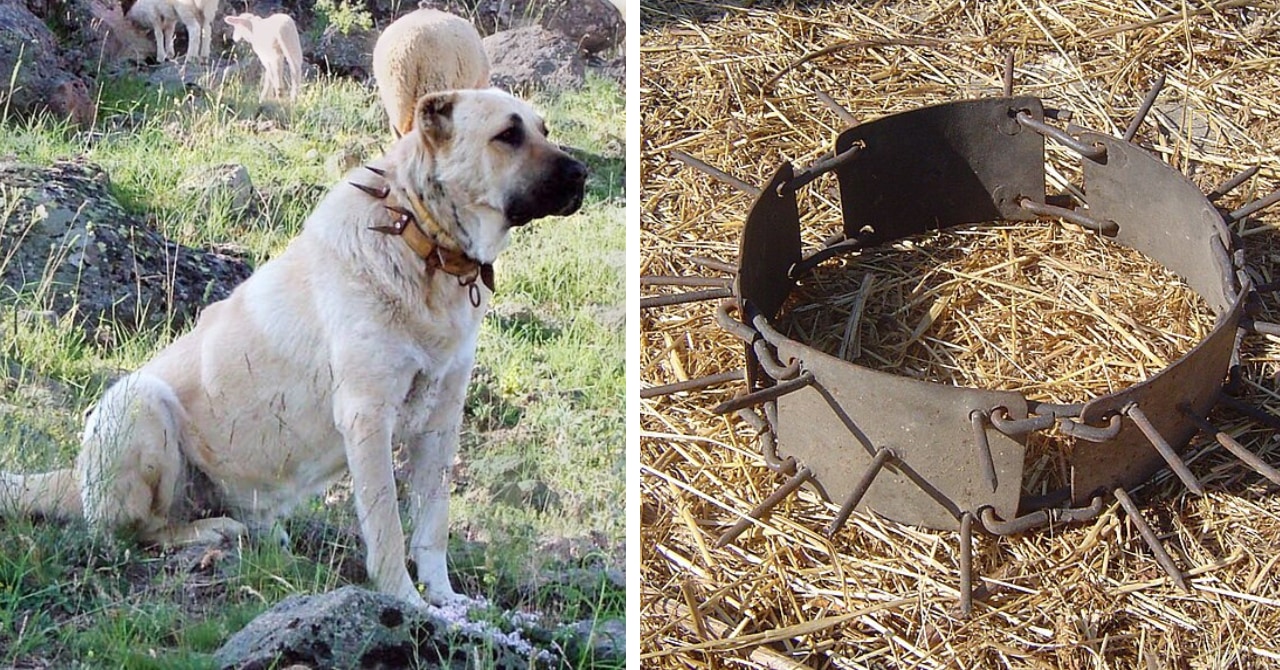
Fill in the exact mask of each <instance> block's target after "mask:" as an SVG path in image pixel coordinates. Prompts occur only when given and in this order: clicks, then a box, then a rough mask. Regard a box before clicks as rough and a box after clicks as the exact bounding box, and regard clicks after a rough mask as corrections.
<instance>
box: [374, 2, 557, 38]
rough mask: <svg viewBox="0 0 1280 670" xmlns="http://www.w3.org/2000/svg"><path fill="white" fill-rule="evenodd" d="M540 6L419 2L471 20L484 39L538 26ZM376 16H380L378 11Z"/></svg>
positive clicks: (526, 3) (420, 4)
mask: <svg viewBox="0 0 1280 670" xmlns="http://www.w3.org/2000/svg"><path fill="white" fill-rule="evenodd" d="M372 2H373V3H374V5H375V6H376V5H378V4H387V5H394V4H395V3H396V2H397V0H372ZM537 4H538V3H537V2H535V0H418V7H423V8H427V9H438V10H440V11H442V12H448V13H450V14H453V15H456V16H462V17H465V18H467V19H470V20H471V22H472V23H473V24H475V26H476V30H477V31H479V33H480V35H481V36H482V37H483V36H488V35H492V34H494V33H500V32H502V31H504V30H511V29H512V28H519V27H521V26H526V25H531V24H533V23H535V22H536V18H537V17H536V16H534V15H533V7H534V6H536V5H537ZM401 13H403V10H402V12H401ZM374 14H375V16H376V15H377V11H376V10H375V12H374ZM391 18H393V19H394V18H395V17H394V16H392V17H391Z"/></svg>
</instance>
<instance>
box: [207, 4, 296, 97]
mask: <svg viewBox="0 0 1280 670" xmlns="http://www.w3.org/2000/svg"><path fill="white" fill-rule="evenodd" d="M225 21H226V22H227V25H229V26H231V28H232V31H231V39H232V40H233V41H235V42H240V41H244V42H248V43H249V46H251V47H253V53H255V54H257V55H258V60H260V61H262V91H261V92H260V93H259V94H258V101H259V102H261V101H263V100H266V99H267V92H268V91H270V92H271V97H273V98H279V97H280V93H281V92H282V91H283V90H284V70H285V64H286V63H288V66H289V99H290V100H297V99H298V87H299V86H300V85H301V83H302V43H301V42H299V41H298V27H297V26H296V25H294V23H293V19H291V18H289V15H288V14H272V15H271V16H268V17H266V18H260V17H257V16H254V15H253V14H250V13H248V12H245V13H244V14H241V15H240V16H228V17H226V19H225Z"/></svg>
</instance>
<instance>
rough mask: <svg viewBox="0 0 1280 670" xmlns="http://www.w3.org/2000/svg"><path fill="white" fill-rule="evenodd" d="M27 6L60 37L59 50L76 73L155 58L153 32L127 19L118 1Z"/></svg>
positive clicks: (42, 0)
mask: <svg viewBox="0 0 1280 670" xmlns="http://www.w3.org/2000/svg"><path fill="white" fill-rule="evenodd" d="M27 7H28V8H29V9H30V10H31V11H32V13H34V14H35V15H37V16H39V17H40V18H41V19H43V20H44V23H45V25H47V26H49V28H50V29H51V30H52V31H53V32H54V33H55V34H57V35H58V36H59V40H58V49H59V52H60V54H61V56H62V58H63V60H64V62H65V63H66V64H67V65H68V66H69V67H70V69H71V70H72V71H73V72H76V73H77V74H91V73H92V72H93V71H95V70H97V69H98V68H99V67H100V66H101V65H104V64H105V65H107V66H113V65H120V64H123V63H126V62H136V63H140V62H143V61H145V60H146V59H147V57H148V56H150V57H152V58H154V57H155V50H156V48H155V41H154V40H153V39H152V37H151V33H150V32H143V31H142V30H141V29H140V28H138V27H137V26H135V25H134V24H132V23H130V22H129V21H128V20H127V19H125V16H124V10H123V8H122V7H121V6H120V4H119V3H118V2H108V1H107V0H27ZM148 30H149V29H148Z"/></svg>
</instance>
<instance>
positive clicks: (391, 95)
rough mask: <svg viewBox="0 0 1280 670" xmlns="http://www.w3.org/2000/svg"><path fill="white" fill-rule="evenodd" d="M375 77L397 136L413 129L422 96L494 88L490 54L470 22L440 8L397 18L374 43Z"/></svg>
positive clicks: (419, 11)
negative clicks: (437, 92) (490, 70)
mask: <svg viewBox="0 0 1280 670" xmlns="http://www.w3.org/2000/svg"><path fill="white" fill-rule="evenodd" d="M373 78H374V81H376V82H377V84H378V94H379V95H381V96H382V105H383V107H385V108H386V110H387V117H388V118H389V119H390V121H391V131H392V132H393V133H395V134H396V136H397V137H399V136H401V135H404V134H406V133H408V132H409V131H410V130H411V129H412V128H413V109H414V105H415V104H416V103H417V101H418V98H420V97H422V96H423V95H425V94H427V93H432V92H435V91H450V90H454V89H460V88H488V87H489V57H488V56H486V55H485V53H484V45H483V44H481V42H480V33H478V32H476V28H475V26H473V25H471V22H470V21H467V20H466V19H463V18H461V17H458V16H454V15H453V14H449V13H446V12H441V11H436V10H434V9H418V10H415V11H412V12H409V13H408V14H405V15H404V16H402V17H400V18H398V19H396V20H395V21H394V22H393V23H392V24H391V25H389V26H387V29H386V30H384V31H382V34H381V35H379V36H378V42H377V43H376V44H375V45H374V47H373Z"/></svg>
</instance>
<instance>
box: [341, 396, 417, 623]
mask: <svg viewBox="0 0 1280 670" xmlns="http://www.w3.org/2000/svg"><path fill="white" fill-rule="evenodd" d="M346 405H347V406H348V407H349V408H350V411H349V412H343V411H342V409H339V421H340V426H341V428H342V433H343V439H344V441H345V448H346V452H347V467H348V468H349V469H350V470H351V484H352V489H353V491H352V492H353V493H354V495H355V503H356V514H357V516H358V517H359V519H360V535H361V537H363V538H364V545H365V565H366V566H367V569H368V571H369V578H370V580H371V581H372V582H373V584H374V587H375V588H377V589H378V590H379V591H381V592H382V593H388V594H391V595H394V596H398V597H400V598H402V599H404V600H407V601H410V602H419V603H420V602H422V597H421V596H420V595H418V590H417V588H416V587H415V586H414V584H413V579H411V578H410V577H409V570H408V568H407V567H406V566H405V551H404V529H403V528H402V527H401V525H400V510H399V507H398V505H397V504H396V483H395V471H394V468H393V466H392V462H391V432H392V421H393V414H392V412H391V411H390V409H389V408H388V407H386V406H385V405H383V404H377V403H368V402H349V403H346Z"/></svg>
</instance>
